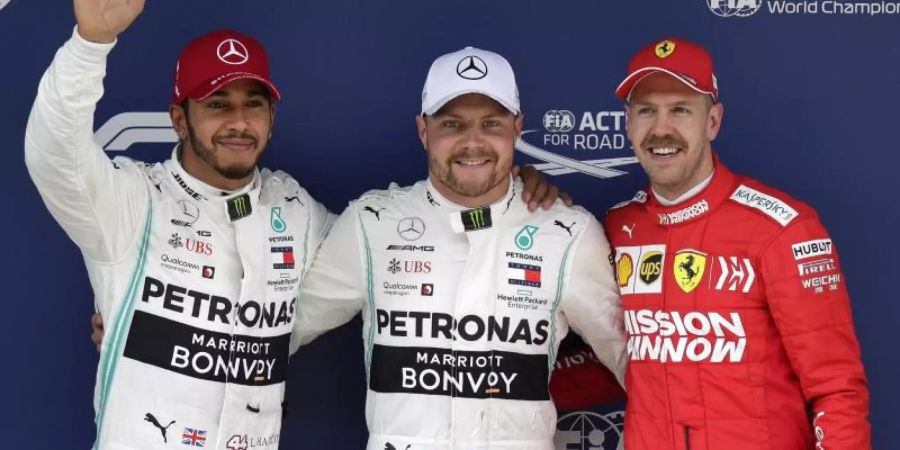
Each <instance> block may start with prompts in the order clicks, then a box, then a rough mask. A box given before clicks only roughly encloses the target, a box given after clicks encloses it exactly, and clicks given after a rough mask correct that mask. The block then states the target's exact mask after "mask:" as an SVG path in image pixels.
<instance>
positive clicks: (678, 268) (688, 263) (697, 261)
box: [672, 250, 706, 293]
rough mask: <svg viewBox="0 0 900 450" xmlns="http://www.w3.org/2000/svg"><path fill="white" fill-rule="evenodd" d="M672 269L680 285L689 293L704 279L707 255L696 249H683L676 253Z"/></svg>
mask: <svg viewBox="0 0 900 450" xmlns="http://www.w3.org/2000/svg"><path fill="white" fill-rule="evenodd" d="M672 269H673V270H674V275H675V282H676V283H677V284H678V287H680V288H681V290H682V291H684V292H686V293H689V292H691V291H693V290H694V289H695V288H696V287H697V286H698V285H699V284H700V280H702V279H703V273H704V272H705V271H706V255H705V254H703V253H700V252H698V251H694V250H681V251H679V252H678V253H675V262H674V264H673V266H672Z"/></svg>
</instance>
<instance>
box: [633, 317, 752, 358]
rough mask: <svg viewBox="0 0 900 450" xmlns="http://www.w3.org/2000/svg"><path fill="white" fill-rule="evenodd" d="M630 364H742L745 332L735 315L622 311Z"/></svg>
mask: <svg viewBox="0 0 900 450" xmlns="http://www.w3.org/2000/svg"><path fill="white" fill-rule="evenodd" d="M625 331H626V333H627V334H628V343H627V347H626V349H627V350H626V351H627V352H628V357H629V359H630V360H632V361H659V362H673V363H679V362H682V361H692V362H711V363H723V362H732V363H734V362H741V361H743V359H744V350H745V349H746V347H747V333H746V332H745V331H744V324H743V322H742V321H741V316H740V314H738V313H736V312H732V313H725V314H720V313H717V312H696V311H692V312H687V313H681V312H678V311H671V312H667V311H652V310H648V309H641V310H632V311H625Z"/></svg>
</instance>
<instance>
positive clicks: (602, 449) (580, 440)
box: [553, 411, 625, 450]
mask: <svg viewBox="0 0 900 450" xmlns="http://www.w3.org/2000/svg"><path fill="white" fill-rule="evenodd" d="M624 423H625V414H624V413H623V412H622V411H614V412H611V413H609V414H606V415H603V414H599V413H595V412H592V411H576V412H573V413H569V414H566V415H564V416H562V417H560V418H559V420H557V421H556V430H557V431H556V435H555V436H554V437H553V444H554V446H555V447H556V450H615V449H616V448H618V445H619V442H620V441H621V440H622V426H623V425H624Z"/></svg>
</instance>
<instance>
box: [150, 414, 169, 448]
mask: <svg viewBox="0 0 900 450" xmlns="http://www.w3.org/2000/svg"><path fill="white" fill-rule="evenodd" d="M144 422H150V424H151V425H153V426H154V427H156V428H159V432H160V433H162V437H163V442H164V443H168V442H169V440H168V439H166V430H168V429H169V427H171V426H172V424H173V423H175V421H174V420H173V421H171V422H169V424H168V425H166V426H162V425H160V424H159V421H158V420H156V417H153V414H150V413H147V414H146V415H144Z"/></svg>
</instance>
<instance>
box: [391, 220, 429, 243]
mask: <svg viewBox="0 0 900 450" xmlns="http://www.w3.org/2000/svg"><path fill="white" fill-rule="evenodd" d="M397 234H399V235H400V237H402V238H403V239H406V240H407V241H415V240H416V239H419V238H420V237H422V235H423V234H425V222H423V221H422V219H420V218H418V217H407V218H405V219H403V220H401V221H400V222H398V223H397Z"/></svg>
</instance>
